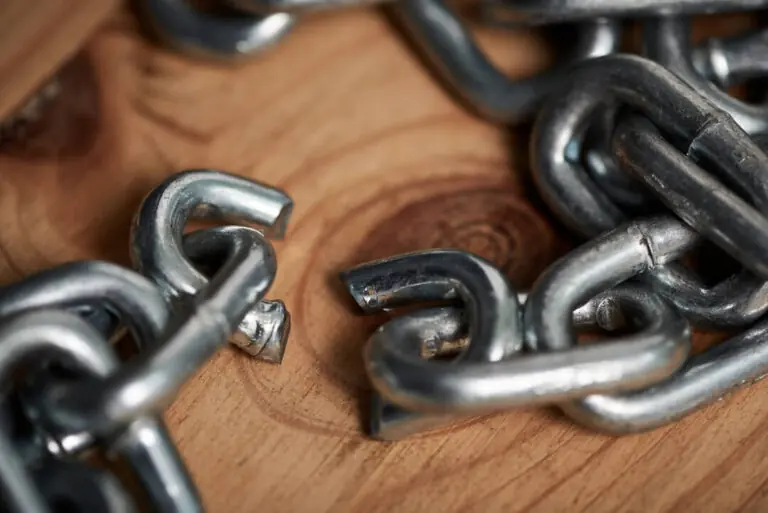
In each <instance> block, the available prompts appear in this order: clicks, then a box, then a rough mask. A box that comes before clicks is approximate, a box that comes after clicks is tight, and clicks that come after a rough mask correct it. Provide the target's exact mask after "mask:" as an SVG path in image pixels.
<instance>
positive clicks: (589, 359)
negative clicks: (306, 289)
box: [347, 258, 690, 414]
mask: <svg viewBox="0 0 768 513" xmlns="http://www.w3.org/2000/svg"><path fill="white" fill-rule="evenodd" d="M381 265H382V264H377V263H374V264H369V265H367V266H363V267H362V270H364V271H365V272H364V273H361V272H359V271H358V275H359V276H363V277H365V279H359V278H357V277H356V276H354V275H353V277H354V278H355V279H354V282H355V283H356V285H355V286H353V287H350V286H349V284H348V285H347V288H348V289H352V290H354V291H355V294H354V295H355V298H356V300H357V302H358V304H360V305H364V304H366V302H367V301H368V300H370V298H373V295H372V293H370V292H368V293H365V292H364V291H365V290H366V289H367V288H368V287H370V289H368V290H373V291H375V290H377V289H379V288H381V287H383V288H384V289H385V290H390V289H392V288H393V287H391V285H389V284H388V283H389V282H397V281H401V280H402V279H403V277H406V276H413V275H417V276H418V275H419V274H418V273H414V272H413V271H412V269H410V268H409V267H408V266H404V265H403V264H402V261H398V259H397V258H396V259H393V260H388V261H385V262H384V266H382V267H379V269H387V270H388V271H387V272H382V271H379V272H377V273H376V274H373V275H372V273H371V272H370V269H371V267H372V266H381ZM374 268H375V267H374ZM358 269H361V268H358ZM390 269H391V270H390ZM452 271H453V270H452ZM351 272H352V273H354V272H356V270H353V271H351ZM464 272H465V271H464ZM348 273H349V272H348ZM348 281H349V279H348ZM409 281H410V280H409ZM650 297H651V298H652V297H654V296H652V295H650ZM366 298H369V299H368V300H367V299H366ZM529 300H530V298H529ZM373 301H374V302H375V298H374V299H373ZM467 304H468V305H471V303H469V302H467ZM645 304H646V305H647V308H649V309H650V310H649V311H648V315H647V316H646V317H645V318H647V319H661V321H660V322H659V321H654V322H653V323H651V325H650V326H649V327H648V329H647V331H645V332H644V335H645V337H638V338H636V339H634V340H635V341H636V343H626V342H627V340H626V339H622V340H621V341H619V342H616V343H607V344H603V345H600V346H587V347H579V348H577V349H575V350H573V351H567V352H562V353H557V352H554V353H549V354H532V355H525V356H520V357H517V358H511V359H504V358H503V356H502V355H500V358H498V359H497V361H495V362H491V363H487V362H473V361H466V360H462V361H461V363H460V364H451V363H445V362H440V361H434V360H425V359H423V358H421V355H420V348H421V347H422V345H423V336H424V333H423V328H424V325H423V323H418V322H416V323H414V322H413V320H412V319H409V318H408V316H402V317H398V318H396V319H394V320H392V321H390V322H388V323H387V324H385V325H384V326H382V327H380V328H379V329H378V330H377V331H376V332H375V333H374V334H373V335H372V336H371V338H370V339H369V342H368V344H367V346H366V351H365V361H366V369H367V372H368V375H369V377H370V379H371V382H372V383H373V385H374V387H375V388H376V390H377V391H378V392H379V393H380V394H381V395H382V396H383V397H384V398H385V399H387V400H388V401H391V402H393V403H395V404H397V405H398V406H400V407H403V408H405V409H410V410H414V411H423V412H429V413H433V412H434V413H449V412H450V413H456V414H479V413H485V412H489V411H494V410H498V409H502V408H510V407H514V406H521V405H531V404H542V403H550V402H557V401H562V400H565V399H568V398H572V397H579V396H583V395H586V394H589V393H591V391H592V390H601V389H603V390H616V389H626V387H629V388H632V387H637V386H643V385H642V382H643V381H646V380H647V381H646V382H648V383H652V382H654V381H658V380H659V379H662V377H663V376H667V375H669V374H671V373H672V372H674V371H675V370H676V369H677V368H679V366H680V365H681V364H682V363H683V361H684V360H685V357H686V356H687V352H688V349H687V348H688V345H689V342H690V340H689V339H690V333H689V330H688V327H687V324H686V323H685V322H682V321H680V318H679V317H678V316H677V314H675V312H674V311H673V310H671V309H670V308H669V307H668V306H667V305H666V304H665V303H664V302H662V301H660V300H655V301H651V300H649V301H646V303H645ZM470 308H472V307H470ZM479 313H480V312H478V313H472V311H471V310H469V311H468V313H467V315H468V319H469V326H470V331H469V340H470V344H469V347H470V348H471V347H472V344H473V343H474V342H475V341H477V340H483V339H484V338H485V335H483V333H482V332H481V329H482V328H483V324H482V323H477V319H478V318H481V317H479ZM673 321H674V322H673ZM516 322H517V321H516ZM568 322H570V318H569V319H568ZM473 323H476V324H475V325H474V326H473ZM507 332H508V333H509V331H507ZM511 333H513V334H514V333H515V332H514V331H513V332H511ZM514 343H515V344H516V343H517V341H516V340H515V341H514ZM513 347H514V346H513Z"/></svg>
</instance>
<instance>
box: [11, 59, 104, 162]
mask: <svg viewBox="0 0 768 513" xmlns="http://www.w3.org/2000/svg"><path fill="white" fill-rule="evenodd" d="M98 128H99V91H98V87H97V83H96V77H95V73H94V70H93V68H92V66H91V63H90V60H89V59H88V58H87V56H86V55H84V54H79V55H78V56H76V57H75V58H74V59H72V60H71V61H70V62H69V63H68V64H66V65H65V66H64V67H63V68H62V69H61V70H60V71H59V72H58V73H57V74H56V75H55V76H54V77H53V78H52V79H51V80H50V81H49V82H48V83H46V84H45V85H44V86H43V87H41V88H40V89H39V90H38V91H37V92H36V93H35V94H33V95H32V96H31V97H30V98H29V99H28V100H27V102H26V103H25V104H24V105H23V106H22V107H21V108H20V109H18V110H17V111H16V113H15V114H14V115H12V116H11V117H10V118H8V119H5V120H3V122H2V123H0V153H2V154H4V155H7V156H9V157H13V158H18V159H25V160H38V159H44V160H55V159H58V158H67V157H79V156H82V155H84V154H86V153H87V152H88V151H89V150H90V148H91V146H92V145H93V143H94V141H95V139H96V135H97V131H98Z"/></svg>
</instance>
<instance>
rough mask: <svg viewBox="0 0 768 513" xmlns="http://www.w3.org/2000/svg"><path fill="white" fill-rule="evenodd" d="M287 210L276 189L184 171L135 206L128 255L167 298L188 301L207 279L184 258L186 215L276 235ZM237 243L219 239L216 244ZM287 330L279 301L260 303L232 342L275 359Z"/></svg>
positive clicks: (288, 206) (235, 178)
mask: <svg viewBox="0 0 768 513" xmlns="http://www.w3.org/2000/svg"><path fill="white" fill-rule="evenodd" d="M292 209H293V202H292V201H291V199H290V198H289V197H288V196H287V195H286V194H285V193H283V192H282V191H280V190H279V189H275V188H272V187H268V186H266V185H262V184H260V183H257V182H254V181H252V180H249V179H246V178H241V177H239V176H235V175H230V174H227V173H223V172H220V171H214V170H205V169H201V170H189V171H185V172H182V173H179V174H176V175H173V176H171V177H170V178H168V179H167V180H165V181H164V182H163V183H162V184H160V185H159V186H158V187H157V188H155V189H154V190H153V191H152V192H151V193H150V194H149V195H148V196H147V197H146V199H145V200H144V201H143V203H142V204H141V206H140V208H139V210H138V213H137V214H136V218H135V219H134V223H133V228H132V230H131V258H132V260H133V263H134V266H135V267H136V268H137V269H138V270H139V271H140V272H141V273H143V274H145V275H147V276H148V277H149V278H150V279H152V280H153V281H154V282H155V283H157V284H158V285H159V286H160V288H161V289H162V290H163V292H164V293H165V294H166V295H167V296H168V297H169V299H170V300H171V301H174V302H178V301H179V300H182V301H184V300H185V301H189V300H190V298H193V297H195V295H196V294H198V293H199V291H200V290H202V289H204V288H205V287H206V286H207V284H208V278H206V276H205V275H204V274H202V273H201V272H200V271H199V270H197V269H196V268H195V266H194V264H193V262H192V261H190V258H189V257H193V258H192V259H193V260H194V259H195V258H194V257H195V255H192V254H191V251H192V249H194V247H190V245H189V244H186V243H183V242H182V234H183V233H184V227H185V225H186V224H187V221H188V220H189V219H191V218H202V219H215V220H221V221H225V222H231V223H238V224H239V223H257V224H260V225H263V226H265V227H266V228H267V231H268V232H269V234H270V235H272V236H273V237H275V238H278V239H279V238H282V237H283V235H284V233H285V230H286V229H287V225H288V221H289V219H290V216H291V212H292ZM207 233H209V234H214V233H216V232H207ZM237 241H238V239H228V238H226V237H225V238H219V242H222V243H229V242H231V243H232V244H237V243H238V242H237ZM217 245H218V246H219V247H220V246H221V244H218V243H217ZM193 246H194V245H193ZM197 246H198V247H204V245H200V244H198V245H197ZM235 250H236V249H235V248H229V249H226V250H224V252H225V253H226V252H227V251H235ZM197 257H198V258H197V259H198V261H199V260H201V259H205V255H197ZM182 308H183V305H182ZM289 332H290V315H289V313H288V311H287V309H286V308H285V304H284V303H283V302H282V301H260V302H259V303H257V304H256V305H255V306H254V308H253V309H252V310H251V311H249V312H247V314H246V315H245V317H244V318H243V319H241V322H240V326H239V329H238V334H237V336H236V338H235V339H233V343H234V344H235V345H237V346H238V347H240V348H241V349H242V350H244V351H245V352H246V353H248V354H250V355H251V356H253V357H256V358H257V359H260V360H263V361H267V362H272V363H280V362H281V361H282V359H283V355H284V353H285V347H286V343H287V339H288V334H289Z"/></svg>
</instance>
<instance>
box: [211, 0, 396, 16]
mask: <svg viewBox="0 0 768 513" xmlns="http://www.w3.org/2000/svg"><path fill="white" fill-rule="evenodd" d="M389 1H390V0H226V3H227V4H228V5H231V6H232V7H234V8H235V9H238V10H240V11H243V12H249V13H253V14H262V15H263V14H271V13H290V14H304V13H311V12H319V11H332V10H337V9H346V8H349V7H367V6H374V5H379V4H383V3H385V2H389Z"/></svg>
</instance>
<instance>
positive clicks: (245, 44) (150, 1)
mask: <svg viewBox="0 0 768 513" xmlns="http://www.w3.org/2000/svg"><path fill="white" fill-rule="evenodd" d="M139 6H140V9H141V11H142V13H143V14H144V17H145V18H146V20H147V22H148V23H149V25H151V27H152V29H153V30H154V32H155V33H156V34H157V35H158V36H159V37H160V38H161V39H162V40H163V41H164V42H165V43H166V44H168V45H169V46H171V47H173V48H176V49H177V50H180V51H182V52H184V53H186V54H188V55H192V56H194V57H198V58H201V59H214V60H223V61H233V60H235V61H236V60H240V59H243V58H249V57H253V56H255V55H258V54H260V53H262V52H264V51H267V50H269V49H270V48H272V47H273V46H274V45H275V44H277V42H278V41H280V40H281V39H282V38H283V37H285V35H286V34H288V32H290V31H291V29H292V28H293V26H294V25H295V23H296V18H295V17H294V16H293V15H291V14H288V13H275V14H269V15H266V16H254V15H247V14H242V13H238V12H234V11H233V12H229V13H225V14H210V13H205V12H203V11H200V10H198V9H197V8H196V7H195V6H193V5H192V4H191V3H190V2H189V1H188V0H142V1H141V2H140V3H139Z"/></svg>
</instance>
